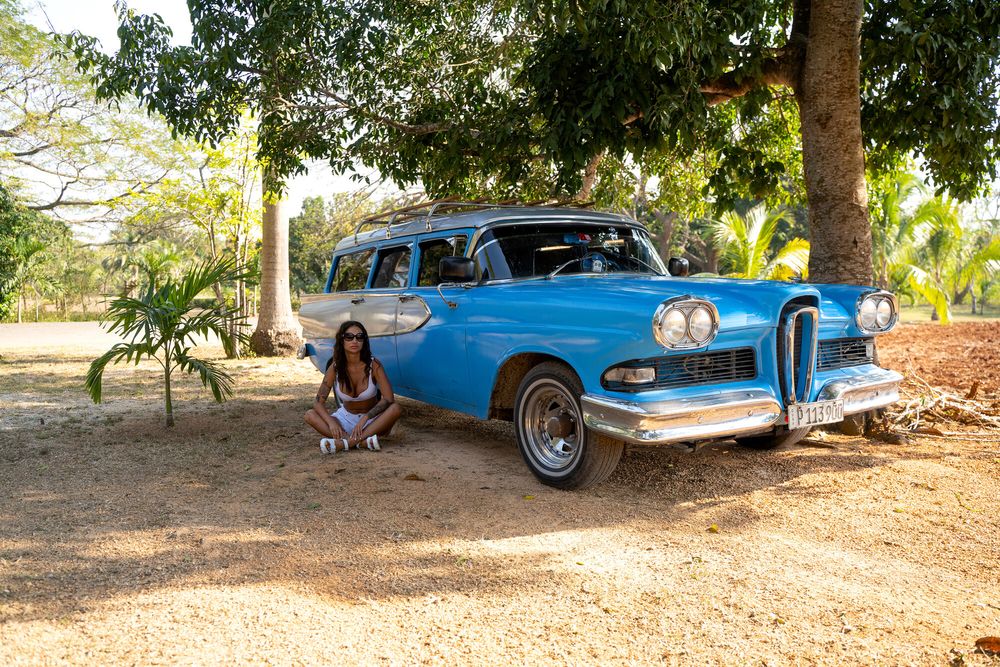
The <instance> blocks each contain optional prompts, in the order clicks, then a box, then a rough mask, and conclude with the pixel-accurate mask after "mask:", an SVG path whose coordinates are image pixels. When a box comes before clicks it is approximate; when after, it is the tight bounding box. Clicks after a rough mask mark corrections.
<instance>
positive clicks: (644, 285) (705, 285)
mask: <svg viewBox="0 0 1000 667" xmlns="http://www.w3.org/2000/svg"><path fill="white" fill-rule="evenodd" d="M489 288H490V289H497V288H499V289H497V294H498V296H500V295H503V296H502V297H501V298H505V300H507V299H510V300H514V301H517V302H520V303H530V304H544V305H545V308H546V309H549V310H551V309H552V308H554V307H558V305H559V304H565V306H566V307H567V308H569V309H572V310H574V311H578V312H580V313H581V314H583V313H586V312H587V311H590V312H596V311H601V312H602V313H605V314H612V313H619V314H620V315H621V317H622V319H631V318H633V317H636V316H637V315H639V316H641V317H643V318H651V317H652V315H653V313H654V312H655V310H656V308H657V306H659V305H660V304H661V303H662V302H663V301H665V300H667V299H670V298H673V297H677V296H685V295H690V296H692V297H696V298H701V299H705V300H706V301H711V302H712V303H713V304H715V307H716V308H717V309H718V310H719V317H720V320H721V321H720V323H719V324H720V326H721V328H723V329H727V330H732V329H740V328H746V327H762V326H776V325H777V323H778V318H779V316H780V313H781V308H782V306H783V305H784V304H785V303H787V302H788V301H789V300H790V299H793V298H795V297H801V296H812V297H814V298H816V299H819V301H820V309H821V314H820V319H821V321H822V320H826V321H827V322H830V321H831V320H836V321H838V322H843V321H846V320H847V319H848V313H847V311H846V310H845V308H844V307H842V306H841V305H840V304H839V303H837V302H835V301H833V300H831V299H824V298H823V295H822V293H821V291H820V289H819V288H818V287H817V286H814V285H804V284H800V283H791V282H779V281H772V280H736V279H729V278H675V277H670V276H631V275H620V274H605V275H571V276H556V277H555V278H553V279H552V280H544V279H541V280H527V281H514V282H510V283H504V284H497V283H494V284H492V285H490V286H489Z"/></svg>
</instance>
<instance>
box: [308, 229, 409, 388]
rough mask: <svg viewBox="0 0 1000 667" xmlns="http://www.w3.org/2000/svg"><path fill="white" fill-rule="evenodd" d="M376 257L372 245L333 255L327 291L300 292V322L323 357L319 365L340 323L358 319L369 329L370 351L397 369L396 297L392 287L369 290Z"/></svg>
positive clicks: (329, 352)
mask: <svg viewBox="0 0 1000 667" xmlns="http://www.w3.org/2000/svg"><path fill="white" fill-rule="evenodd" d="M379 252H381V250H380V251H379ZM376 258H377V256H376V249H375V248H362V249H359V250H354V251H352V252H349V253H345V254H343V255H339V256H336V257H334V266H333V272H332V274H331V280H330V286H329V291H328V292H326V293H324V294H306V295H303V297H302V306H301V308H300V309H299V322H300V324H301V325H302V333H303V336H304V337H305V338H306V339H307V340H308V341H310V342H311V343H312V345H313V347H314V348H315V349H316V353H317V356H318V357H319V358H320V359H322V361H321V363H320V364H319V365H325V362H326V361H327V360H329V358H330V357H331V356H332V354H333V344H334V339H335V338H336V336H337V330H338V329H339V328H340V325H341V324H343V323H344V322H346V321H348V320H357V321H358V322H361V323H362V324H364V325H365V329H366V330H367V331H368V335H369V337H370V341H371V347H372V353H373V354H374V355H375V356H376V357H378V358H379V359H381V360H383V361H384V363H385V364H386V368H387V370H388V369H390V368H391V369H394V370H395V369H396V346H395V343H394V341H393V335H394V334H395V329H396V303H397V301H398V300H399V296H398V291H395V290H394V291H392V292H389V291H388V290H372V289H369V282H370V279H371V278H372V274H373V268H374V267H375V260H376ZM390 377H391V376H390Z"/></svg>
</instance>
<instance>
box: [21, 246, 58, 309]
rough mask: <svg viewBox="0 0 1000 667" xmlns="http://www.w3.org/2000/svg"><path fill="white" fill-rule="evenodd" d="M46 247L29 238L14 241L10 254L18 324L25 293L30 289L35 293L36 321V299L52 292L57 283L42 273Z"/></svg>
mask: <svg viewBox="0 0 1000 667" xmlns="http://www.w3.org/2000/svg"><path fill="white" fill-rule="evenodd" d="M47 248H48V246H47V245H46V244H45V243H43V242H42V241H39V240H37V239H33V238H31V237H29V236H18V237H17V238H16V239H14V243H13V244H12V247H11V254H12V255H13V256H14V276H13V280H12V284H13V285H14V287H15V288H16V289H17V322H18V323H20V322H21V319H22V313H23V310H24V298H25V291H26V290H27V289H28V288H31V289H32V291H34V293H35V298H36V303H35V320H36V321H37V320H38V303H37V299H38V297H40V296H41V295H42V294H43V293H44V292H47V291H53V290H54V289H56V288H57V286H58V285H57V283H56V281H54V280H53V279H52V278H51V276H48V275H46V274H45V272H44V265H45V259H46V257H45V250H46V249H47Z"/></svg>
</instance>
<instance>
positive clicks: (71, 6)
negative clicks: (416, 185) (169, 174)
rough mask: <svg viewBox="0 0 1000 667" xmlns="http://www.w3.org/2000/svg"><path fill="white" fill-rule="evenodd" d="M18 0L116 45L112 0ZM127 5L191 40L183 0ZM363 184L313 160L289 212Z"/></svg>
mask: <svg viewBox="0 0 1000 667" xmlns="http://www.w3.org/2000/svg"><path fill="white" fill-rule="evenodd" d="M22 3H23V6H24V7H25V8H26V9H27V10H28V18H29V20H30V21H31V22H32V23H34V24H35V25H37V26H38V27H39V28H41V29H43V30H55V31H56V32H70V31H72V30H79V31H80V32H82V33H84V34H87V35H93V36H94V37H97V38H98V39H99V40H100V41H101V44H102V45H103V46H104V48H105V49H106V50H107V51H115V50H117V49H118V36H117V34H116V31H117V29H118V21H117V19H116V18H115V12H114V0H22ZM128 6H129V7H130V8H131V9H134V10H135V11H137V12H140V13H144V14H150V13H156V14H159V15H160V16H162V17H163V20H164V22H165V23H166V24H167V25H168V26H170V28H171V29H172V30H173V31H174V40H175V41H176V42H177V43H178V44H190V43H191V20H190V18H189V14H188V9H187V3H186V2H185V0H128ZM50 24H51V25H50ZM362 169H363V168H362ZM362 173H364V174H366V175H369V176H370V177H371V178H372V179H373V180H377V178H378V175H377V172H375V171H372V170H364V169H363V171H362ZM363 187H364V184H363V183H360V184H359V183H355V182H353V181H351V180H350V179H349V175H343V176H341V175H335V174H333V173H332V172H331V171H330V169H329V167H327V166H326V165H325V164H322V163H316V164H313V165H311V166H310V168H309V173H308V174H306V175H305V176H300V177H298V178H296V179H294V180H293V181H291V183H290V184H289V189H288V211H289V214H290V215H296V214H297V213H298V212H299V211H300V210H301V208H302V200H303V199H304V198H305V197H311V196H316V195H322V196H324V197H327V198H328V197H329V195H331V194H333V193H335V192H355V191H358V190H361V189H362V188H363ZM395 192H397V189H396V188H395V186H393V185H392V184H388V185H385V186H382V187H381V188H379V193H381V194H383V195H386V196H389V195H391V194H393V193H395Z"/></svg>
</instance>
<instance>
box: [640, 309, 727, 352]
mask: <svg viewBox="0 0 1000 667" xmlns="http://www.w3.org/2000/svg"><path fill="white" fill-rule="evenodd" d="M718 329H719V316H718V311H717V310H716V309H715V306H713V305H712V304H711V303H709V302H708V301H702V300H701V299H693V298H691V297H683V298H680V299H672V300H671V301H667V302H665V303H662V304H660V307H659V308H657V310H656V315H655V316H654V318H653V333H654V334H655V337H656V340H657V341H658V342H659V343H660V345H663V346H664V347H672V348H689V347H701V346H703V345H706V344H708V343H709V342H710V341H711V340H712V339H713V338H714V337H715V333H716V331H718Z"/></svg>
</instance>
